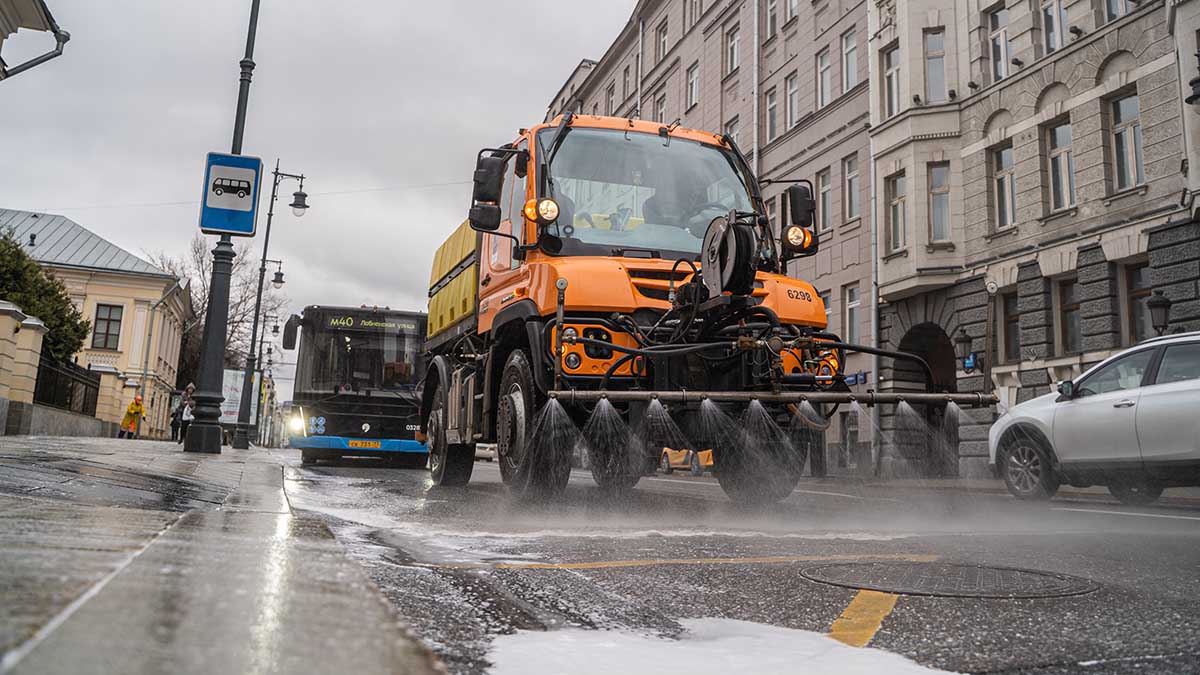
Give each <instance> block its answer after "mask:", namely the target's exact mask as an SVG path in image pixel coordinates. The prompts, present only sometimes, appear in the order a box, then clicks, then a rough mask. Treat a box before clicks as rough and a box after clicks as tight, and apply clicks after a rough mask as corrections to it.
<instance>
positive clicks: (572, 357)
mask: <svg viewBox="0 0 1200 675" xmlns="http://www.w3.org/2000/svg"><path fill="white" fill-rule="evenodd" d="M563 363H564V364H566V366H567V367H568V368H570V369H571V370H575V369H576V368H578V367H579V365H580V364H581V363H583V359H580V358H579V355H578V354H576V353H575V352H571V353H570V354H567V355H566V357H564V358H563Z"/></svg>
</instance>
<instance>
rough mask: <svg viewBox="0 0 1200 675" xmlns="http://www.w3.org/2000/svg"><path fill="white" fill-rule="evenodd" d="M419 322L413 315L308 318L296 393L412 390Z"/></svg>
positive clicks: (418, 371)
mask: <svg viewBox="0 0 1200 675" xmlns="http://www.w3.org/2000/svg"><path fill="white" fill-rule="evenodd" d="M422 323H423V320H422V319H420V318H418V317H414V316H411V315H396V314H381V313H374V314H362V313H352V312H336V311H323V312H317V313H311V312H306V313H305V317H304V329H303V334H302V337H301V343H300V352H299V355H298V357H297V369H296V390H297V391H305V392H328V393H369V392H372V391H408V390H412V389H415V388H416V386H417V384H418V383H419V380H420V377H421V376H422V373H423V372H424V369H423V367H422V365H423V364H422V358H423V356H422V346H423V335H424V332H425V330H424V326H423V325H421V324H422Z"/></svg>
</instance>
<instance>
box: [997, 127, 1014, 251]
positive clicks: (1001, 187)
mask: <svg viewBox="0 0 1200 675" xmlns="http://www.w3.org/2000/svg"><path fill="white" fill-rule="evenodd" d="M991 154H992V160H991V164H992V186H993V187H992V189H993V194H992V198H993V201H994V202H995V218H996V229H997V230H1003V229H1004V228H1006V227H1012V226H1013V225H1016V223H1017V182H1016V181H1017V178H1016V171H1015V170H1014V166H1015V165H1014V163H1013V148H1012V143H1009V144H1008V145H1006V146H1003V147H1000V148H996V149H995V150H992V152H991Z"/></svg>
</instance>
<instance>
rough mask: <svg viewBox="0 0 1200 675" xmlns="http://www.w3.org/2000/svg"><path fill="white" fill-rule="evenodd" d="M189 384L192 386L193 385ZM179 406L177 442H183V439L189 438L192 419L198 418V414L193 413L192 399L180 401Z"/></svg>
mask: <svg viewBox="0 0 1200 675" xmlns="http://www.w3.org/2000/svg"><path fill="white" fill-rule="evenodd" d="M188 386H189V387H190V386H191V385H188ZM179 407H180V408H181V410H180V411H179V440H177V441H175V442H176V443H183V439H185V438H187V430H188V427H190V426H192V420H194V419H196V416H195V415H193V414H192V402H191V401H188V402H187V403H180V404H179Z"/></svg>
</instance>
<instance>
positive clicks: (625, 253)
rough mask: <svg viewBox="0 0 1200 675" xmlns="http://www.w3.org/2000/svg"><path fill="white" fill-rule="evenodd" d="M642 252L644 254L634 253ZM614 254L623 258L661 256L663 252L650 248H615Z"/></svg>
mask: <svg viewBox="0 0 1200 675" xmlns="http://www.w3.org/2000/svg"><path fill="white" fill-rule="evenodd" d="M634 253H641V254H643V255H632V254H634ZM612 255H613V256H615V257H622V258H661V257H662V254H660V253H659V252H658V251H655V250H654V249H650V248H614V249H613V250H612Z"/></svg>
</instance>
